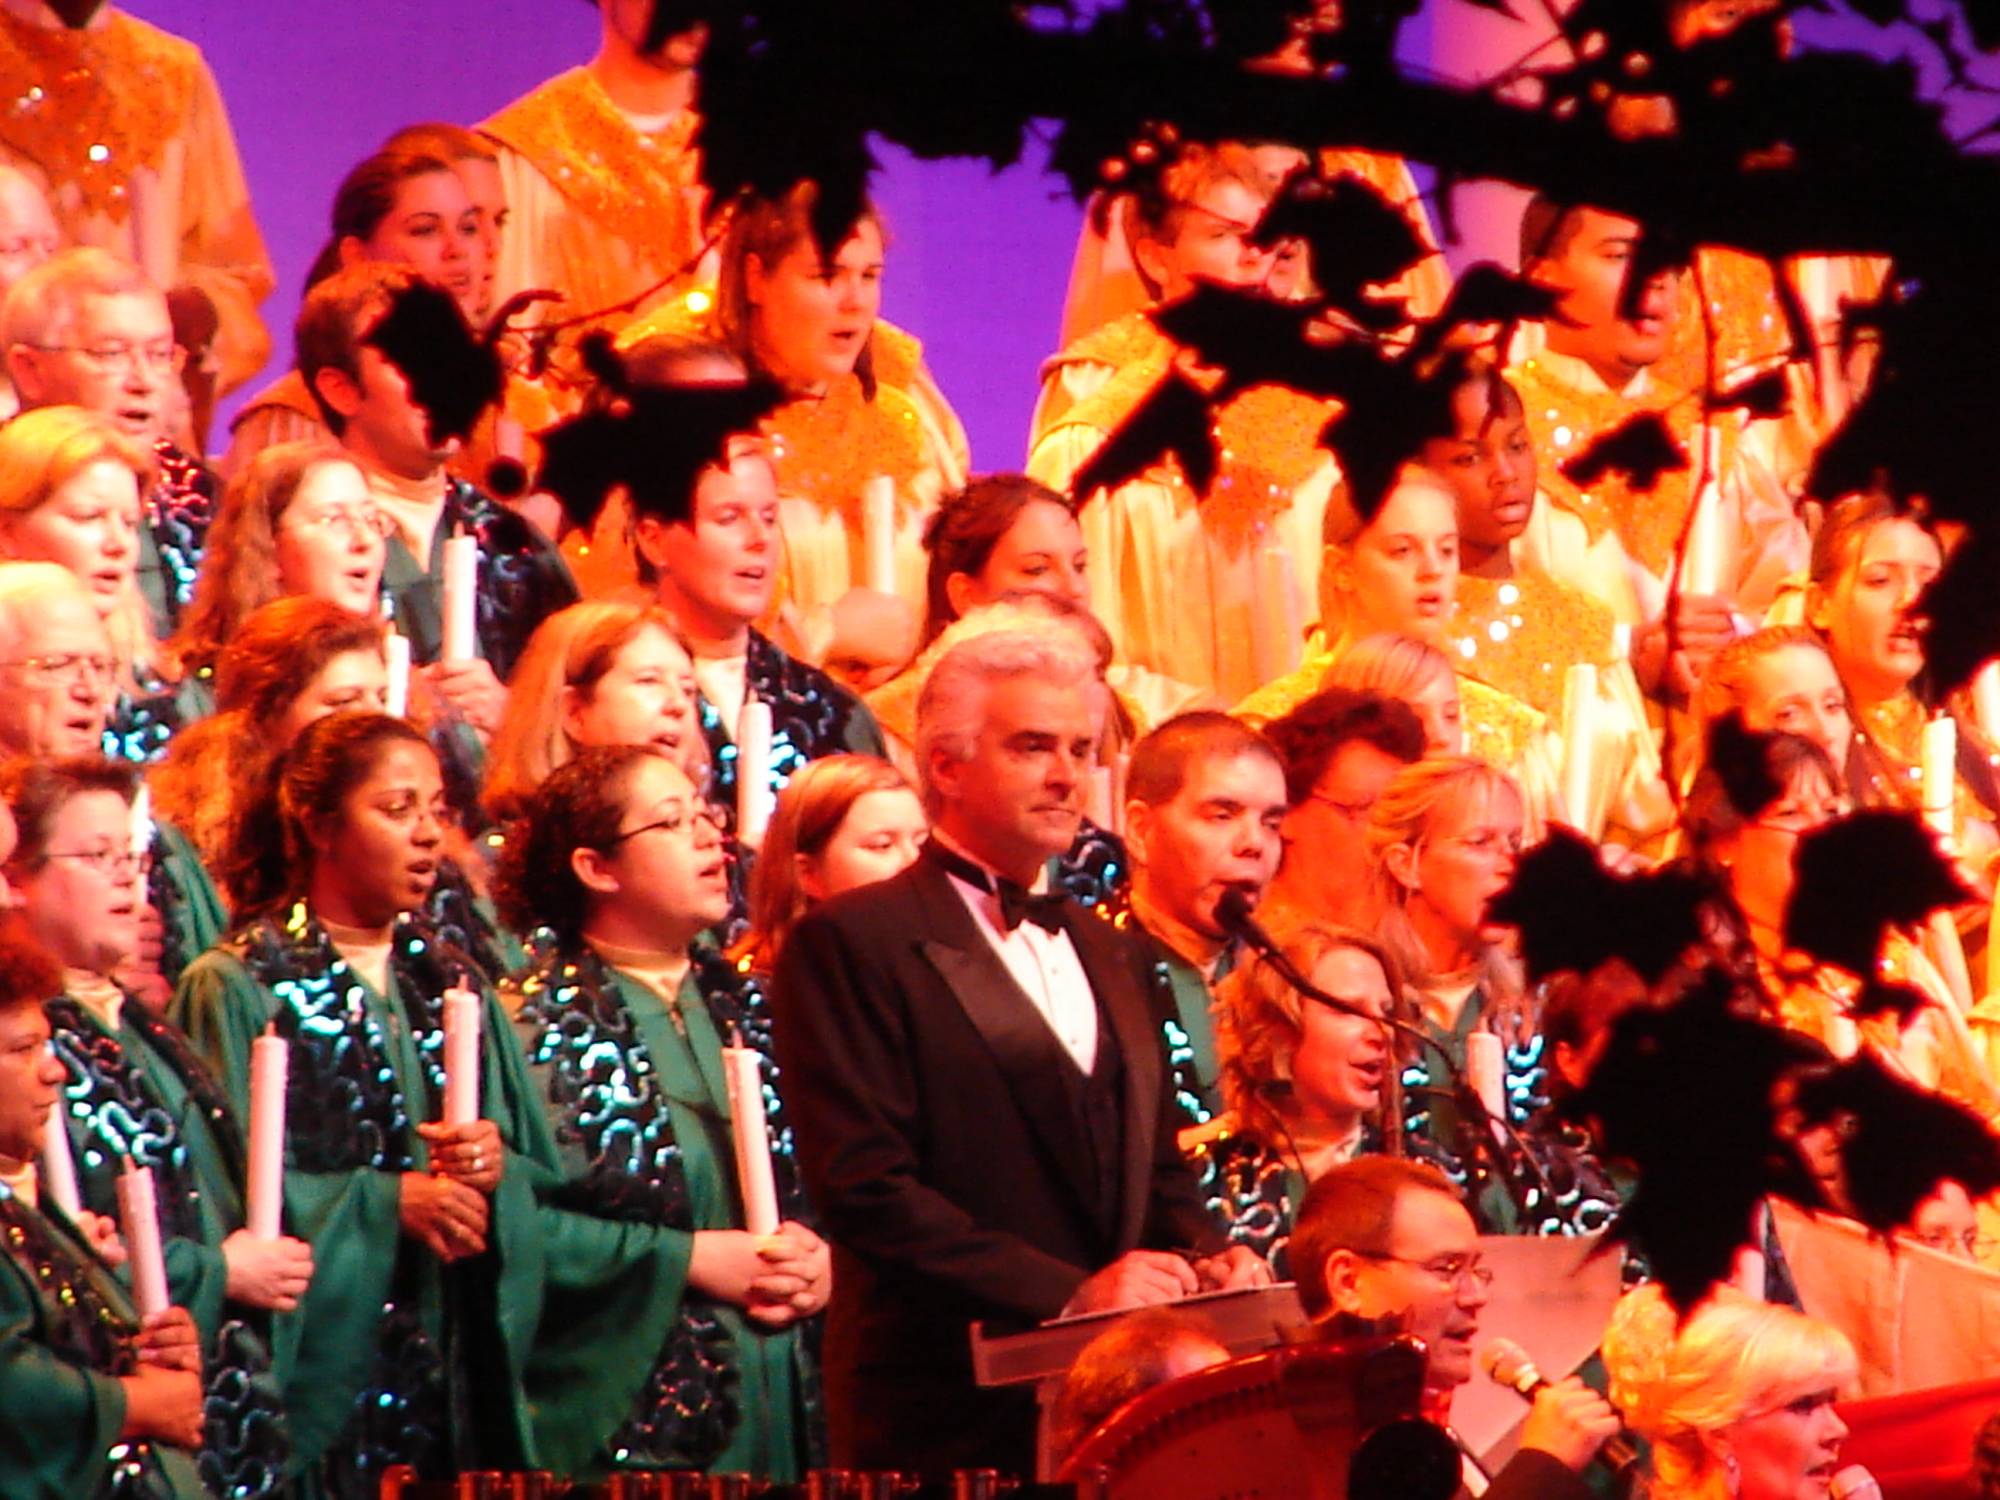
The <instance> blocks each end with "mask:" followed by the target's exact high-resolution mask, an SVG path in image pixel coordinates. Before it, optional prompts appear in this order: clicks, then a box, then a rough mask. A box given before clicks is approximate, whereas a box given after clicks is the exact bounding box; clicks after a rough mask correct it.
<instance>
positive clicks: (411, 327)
mask: <svg viewBox="0 0 2000 1500" xmlns="http://www.w3.org/2000/svg"><path fill="white" fill-rule="evenodd" d="M362 342H363V343H364V344H367V345H369V346H371V347H372V348H374V349H376V350H377V351H378V352H380V354H381V356H382V357H383V358H384V359H386V360H388V361H389V363H390V364H392V365H394V366H395V367H396V368H397V369H398V370H400V371H402V374H403V379H404V380H406V381H408V382H409V386H410V399H411V400H412V401H414V402H415V403H416V404H417V405H418V406H420V407H422V408H423V411H424V426H425V428H426V429H427V431H428V432H429V435H430V440H431V443H432V444H433V445H434V446H437V447H442V446H444V444H445V443H447V442H449V441H450V440H451V439H453V438H457V439H459V440H461V441H463V440H465V439H468V438H470V437H471V436H472V429H473V428H474V427H475V426H477V425H478V422H479V418H480V416H481V415H482V414H483V413H484V412H485V410H486V408H487V407H489V406H491V405H492V404H493V403H494V402H496V401H498V400H499V399H500V393H501V391H502V390H503V389H504V388H505V385H506V375H505V373H504V372H503V371H502V369H501V367H500V359H499V356H498V355H497V354H495V353H494V352H493V350H492V349H491V348H490V347H489V346H488V345H486V344H483V343H481V342H480V341H479V340H478V339H477V338H475V337H474V336H473V333H472V328H471V325H469V324H468V323H467V322H466V321H465V314H464V313H462V312H461V311H459V307H458V303H457V302H456V301H454V300H453V299H452V296H451V293H449V292H447V291H446V290H445V289H444V288H443V287H440V286H438V285H436V284H435V283H433V282H429V281H416V282H412V283H411V284H410V285H409V286H407V287H405V288H403V289H402V290H401V291H399V292H397V293H396V294H395V295H394V297H392V298H391V299H390V302H389V310H388V311H387V312H386V313H384V314H383V316H382V319H381V321H380V322H378V323H376V325H375V327H374V328H373V329H372V330H370V331H369V333H368V335H367V337H366V338H364V339H363V340H362Z"/></svg>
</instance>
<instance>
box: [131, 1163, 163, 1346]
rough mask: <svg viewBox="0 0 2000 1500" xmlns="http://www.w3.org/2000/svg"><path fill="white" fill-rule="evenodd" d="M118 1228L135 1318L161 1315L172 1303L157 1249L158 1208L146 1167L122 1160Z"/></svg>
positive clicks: (149, 1170)
mask: <svg viewBox="0 0 2000 1500" xmlns="http://www.w3.org/2000/svg"><path fill="white" fill-rule="evenodd" d="M118 1221H119V1223H118V1227H119V1228H120V1229H121V1230H122V1231H123V1232H124V1235H125V1252H126V1255H127V1256H128V1257H129V1262H128V1263H129V1264H130V1265H131V1267H132V1300H133V1302H134V1303H135V1304H137V1306H138V1309H139V1316H140V1317H142V1318H149V1317H151V1316H152V1315H153V1314H154V1313H163V1312H165V1311H166V1310H167V1309H168V1308H169V1307H171V1306H173V1303H172V1302H171V1301H170V1300H169V1299H168V1296H167V1261H166V1256H165V1255H164V1254H163V1253H162V1251H161V1248H160V1205H159V1199H158V1198H157V1197H156V1196H155V1195H154V1192H153V1173H152V1169H151V1168H150V1167H136V1166H134V1165H133V1164H132V1159H131V1158H130V1157H127V1158H126V1159H125V1170H124V1171H123V1172H120V1173H119V1174H118Z"/></svg>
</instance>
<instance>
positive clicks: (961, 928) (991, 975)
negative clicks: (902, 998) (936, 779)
mask: <svg viewBox="0 0 2000 1500" xmlns="http://www.w3.org/2000/svg"><path fill="white" fill-rule="evenodd" d="M913 876H914V882H913V883H914V884H915V886H916V889H917V890H918V892H919V893H920V896H921V898H922V901H923V905H924V908H925V913H926V916H927V918H928V920H927V921H926V922H925V924H924V927H925V930H926V932H927V933H928V934H929V935H928V936H927V937H925V938H924V939H923V940H922V941H921V942H919V944H918V947H919V949H920V950H921V951H922V953H923V955H924V957H925V958H926V959H927V960H929V962H930V964H931V966H932V967H933V968H934V969H936V971H937V973H938V977H939V978H941V979H942V980H943V981H944V983H945V988H946V989H947V990H948V991H949V992H950V995H951V997H952V999H953V1000H954V1001H955V1002H956V1003H957V1005H958V1007H959V1009H961V1010H962V1011H964V1012H965V1015H966V1019H968V1020H969V1021H971V1022H972V1026H973V1029H974V1030H976V1031H977V1032H978V1033H979V1036H980V1039H981V1040H982V1041H983V1042H984V1043H985V1044H986V1049H987V1051H988V1052H989V1053H990V1054H991V1055H992V1058H993V1063H994V1066H995V1067H997V1068H998V1069H999V1070H1000V1074H1001V1076H1002V1077H1003V1078H1004V1079H1005V1080H1006V1082H1007V1088H1008V1091H1009V1092H1010V1093H1011V1094H1013V1096H1014V1099H1015V1102H1016V1103H1017V1104H1019V1105H1020V1107H1021V1114H1022V1116H1023V1117H1024V1118H1025V1119H1026V1120H1027V1122H1028V1128H1029V1129H1030V1130H1032V1131H1033V1132H1034V1133H1035V1135H1036V1137H1037V1139H1039V1140H1040V1141H1041V1143H1042V1145H1043V1146H1044V1147H1045V1148H1046V1150H1047V1151H1048V1154H1049V1156H1050V1159H1051V1160H1052V1161H1053V1162H1054V1163H1055V1164H1056V1167H1057V1169H1058V1170H1059V1171H1060V1172H1061V1173H1062V1175H1063V1179H1064V1181H1066V1182H1067V1183H1068V1184H1069V1186H1070V1188H1071V1190H1072V1191H1073V1192H1074V1193H1075V1194H1076V1198H1077V1202H1078V1204H1079V1206H1081V1207H1082V1208H1084V1209H1085V1211H1086V1216H1087V1217H1089V1218H1093V1219H1094V1218H1095V1214H1094V1213H1093V1212H1091V1210H1090V1205H1091V1204H1092V1202H1093V1200H1094V1199H1095V1197H1096V1193H1095V1191H1094V1189H1093V1187H1092V1174H1091V1169H1090V1163H1089V1159H1088V1148H1087V1146H1086V1143H1085V1141H1084V1140H1083V1138H1082V1136H1081V1135H1080V1133H1079V1124H1080V1122H1079V1121H1078V1120H1077V1119H1076V1114H1075V1109H1074V1107H1073V1105H1072V1103H1071V1100H1070V1095H1069V1093H1068V1091H1067V1090H1066V1089H1065V1088H1064V1087H1063V1070H1064V1069H1069V1070H1070V1071H1071V1072H1074V1071H1075V1064H1074V1063H1072V1062H1071V1061H1070V1059H1069V1057H1068V1055H1067V1054H1066V1053H1065V1052H1064V1051H1063V1049H1062V1043H1061V1042H1059V1041H1058V1040H1057V1039H1056V1035H1055V1033H1054V1032H1053V1031H1052V1030H1050V1029H1049V1024H1048V1022H1046V1021H1045V1020H1043V1019H1042V1014H1041V1012H1040V1011H1038V1010H1037V1009H1035V1005H1034V1002H1033V1001H1031V1000H1030V999H1029V998H1028V997H1027V996H1026V995H1025V994H1023V993H1022V991H1021V986H1020V985H1019V984H1017V983H1016V982H1015V979H1014V976H1013V974H1011V973H1010V972H1009V971H1008V969H1007V966H1006V964H1004V963H1002V962H1001V960H1000V955H999V954H997V953H995V952H994V951H993V948H992V945H991V944H990V943H988V942H987V940H986V935H985V933H983V932H981V931H980V928H979V924H978V923H977V922H976V921H974V920H973V916H972V913H971V912H969V911H967V910H966V907H965V903H964V902H963V901H962V900H960V899H959V895H958V892H957V890H955V889H954V888H953V886H952V884H951V877H950V876H948V875H947V874H945V873H944V871H943V870H942V869H940V868H938V866H936V865H935V864H933V863H931V862H930V861H928V860H924V861H919V863H918V865H917V867H916V869H915V870H914V871H913ZM1100 1045H1101V1043H1100Z"/></svg>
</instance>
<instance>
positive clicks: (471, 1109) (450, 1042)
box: [444, 985, 479, 1125]
mask: <svg viewBox="0 0 2000 1500" xmlns="http://www.w3.org/2000/svg"><path fill="white" fill-rule="evenodd" d="M478 1118H479V995H478V993H477V992H476V991H474V990H469V989H465V988H464V987H462V986H459V985H454V986H452V988H450V989H448V990H446V991H445V992H444V1123H445V1124H447V1125H470V1124H471V1123H472V1122H473V1121H474V1120H476V1119H478Z"/></svg>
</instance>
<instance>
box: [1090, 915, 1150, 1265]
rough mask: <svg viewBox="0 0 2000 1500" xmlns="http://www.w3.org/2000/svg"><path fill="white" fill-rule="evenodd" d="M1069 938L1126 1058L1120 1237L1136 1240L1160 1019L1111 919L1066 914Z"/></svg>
mask: <svg viewBox="0 0 2000 1500" xmlns="http://www.w3.org/2000/svg"><path fill="white" fill-rule="evenodd" d="M1068 927H1069V935H1070V942H1071V943H1072V944H1074V945H1075V947H1076V954H1077V957H1078V958H1079V959H1081V960H1082V961H1083V971H1084V972H1085V973H1086V974H1088V975H1089V976H1090V987H1091V989H1093V990H1094V991H1096V993H1097V998H1098V1001H1099V1003H1100V1006H1101V1009H1102V1012H1103V1014H1104V1015H1106V1016H1108V1017H1109V1018H1110V1021H1111V1036H1110V1037H1107V1038H1103V1039H1101V1040H1100V1041H1099V1043H1098V1045H1099V1046H1103V1045H1105V1043H1106V1042H1108V1041H1115V1042H1116V1043H1117V1046H1118V1049H1119V1052H1120V1054H1121V1055H1122V1056H1123V1058H1124V1062H1125V1098H1124V1105H1123V1108H1124V1117H1123V1118H1124V1126H1125V1129H1124V1133H1123V1136H1122V1140H1123V1141H1124V1154H1123V1159H1122V1161H1121V1163H1120V1168H1121V1170H1120V1172H1119V1177H1118V1182H1119V1194H1120V1201H1119V1213H1118V1220H1117V1223H1118V1240H1117V1243H1118V1244H1119V1245H1121V1246H1131V1245H1136V1244H1138V1243H1139V1239H1140V1236H1141V1235H1142V1234H1143V1233H1144V1232H1145V1227H1146V1213H1147V1208H1148V1205H1149V1204H1150V1203H1151V1201H1152V1194H1153V1146H1154V1141H1155V1138H1156V1137H1157V1135H1158V1132H1159V1125H1160V1117H1159V1104H1160V1076H1161V1070H1162V1069H1163V1068H1164V1066H1165V1063H1164V1060H1163V1057H1162V1043H1161V1040H1160V1029H1159V1024H1158V1022H1157V1021H1155V1019H1154V1017H1153V1007H1152V1001H1151V999H1150V998H1149V997H1148V995H1147V994H1146V992H1145V990H1144V989H1143V988H1141V986H1140V985H1139V984H1138V982H1137V980H1136V978H1135V976H1134V972H1133V963H1132V957H1131V953H1130V951H1129V950H1128V948H1127V947H1126V942H1127V938H1126V936H1124V935H1121V934H1120V933H1119V932H1118V931H1117V929H1115V928H1114V927H1112V926H1111V924H1110V923H1108V922H1106V921H1104V920H1103V919H1102V918H1100V917H1095V916H1092V915H1091V914H1090V913H1089V912H1087V911H1084V910H1083V909H1082V908H1078V909H1077V910H1076V911H1075V912H1074V913H1072V914H1071V915H1070V917H1069V919H1068Z"/></svg>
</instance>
